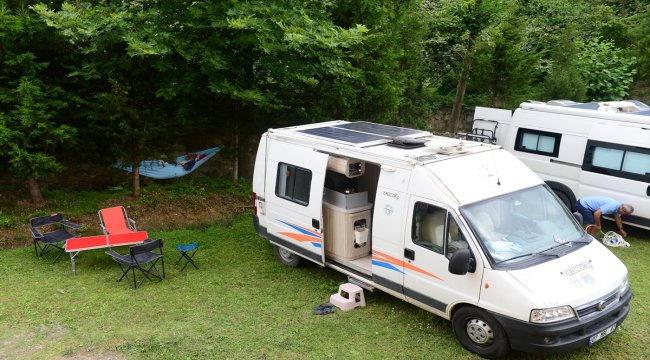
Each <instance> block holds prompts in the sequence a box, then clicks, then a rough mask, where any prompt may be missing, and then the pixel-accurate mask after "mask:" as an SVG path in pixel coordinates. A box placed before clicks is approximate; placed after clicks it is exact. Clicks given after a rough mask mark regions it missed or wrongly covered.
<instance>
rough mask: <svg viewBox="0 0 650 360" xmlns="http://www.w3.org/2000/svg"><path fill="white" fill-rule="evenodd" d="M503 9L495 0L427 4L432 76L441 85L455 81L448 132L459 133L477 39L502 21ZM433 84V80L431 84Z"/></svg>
mask: <svg viewBox="0 0 650 360" xmlns="http://www.w3.org/2000/svg"><path fill="white" fill-rule="evenodd" d="M505 6H506V4H504V3H503V2H501V1H496V0H463V1H453V0H445V1H430V2H428V4H427V8H428V9H431V12H432V14H433V15H432V16H433V19H432V29H431V33H430V34H429V39H428V47H427V48H428V50H427V52H428V56H429V62H430V67H431V68H432V71H433V72H436V73H439V74H440V73H442V74H446V75H442V77H441V80H442V81H449V80H450V79H453V80H454V84H455V85H454V86H453V90H452V91H453V94H454V95H453V97H454V99H453V107H452V113H451V120H450V124H449V125H450V126H449V131H450V132H452V133H455V132H456V131H458V128H459V126H460V121H461V110H462V106H463V102H464V99H465V92H466V90H467V84H468V80H469V76H470V71H471V68H472V61H473V59H474V55H475V50H476V47H477V44H478V42H479V41H480V36H481V35H482V34H483V32H484V31H485V30H487V29H489V28H490V26H492V25H493V24H497V23H499V22H500V21H501V18H502V17H503V16H504V15H505V12H504V11H503V8H504V7H505ZM434 81H435V80H434ZM450 90H451V89H450Z"/></svg>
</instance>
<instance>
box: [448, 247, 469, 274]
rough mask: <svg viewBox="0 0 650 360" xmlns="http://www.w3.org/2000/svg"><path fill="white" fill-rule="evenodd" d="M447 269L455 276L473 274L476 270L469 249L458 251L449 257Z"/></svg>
mask: <svg viewBox="0 0 650 360" xmlns="http://www.w3.org/2000/svg"><path fill="white" fill-rule="evenodd" d="M447 269H448V270H449V272H450V273H452V274H455V275H465V274H467V273H468V272H474V270H476V263H475V261H474V259H473V258H472V253H471V252H470V251H469V249H459V250H458V251H456V252H455V253H454V255H452V256H451V259H449V267H448V268H447Z"/></svg>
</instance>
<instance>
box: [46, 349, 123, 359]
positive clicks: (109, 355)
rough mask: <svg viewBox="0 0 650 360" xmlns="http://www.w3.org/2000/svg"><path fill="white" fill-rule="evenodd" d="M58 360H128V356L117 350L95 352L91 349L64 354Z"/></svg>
mask: <svg viewBox="0 0 650 360" xmlns="http://www.w3.org/2000/svg"><path fill="white" fill-rule="evenodd" d="M57 360H126V357H125V356H124V355H122V354H119V353H116V352H104V353H95V352H93V351H92V350H89V351H86V352H80V353H76V354H73V355H70V356H62V357H59V358H58V359H57Z"/></svg>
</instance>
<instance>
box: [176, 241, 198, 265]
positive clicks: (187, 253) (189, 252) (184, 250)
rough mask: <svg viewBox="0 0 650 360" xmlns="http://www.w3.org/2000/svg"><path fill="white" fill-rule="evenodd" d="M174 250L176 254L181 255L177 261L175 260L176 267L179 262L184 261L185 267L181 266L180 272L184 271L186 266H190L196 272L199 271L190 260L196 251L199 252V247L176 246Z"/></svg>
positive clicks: (193, 245) (194, 244) (191, 245)
mask: <svg viewBox="0 0 650 360" xmlns="http://www.w3.org/2000/svg"><path fill="white" fill-rule="evenodd" d="M176 250H178V252H179V253H180V254H181V256H180V257H179V258H178V260H176V265H178V264H179V263H180V262H181V260H183V259H185V265H183V268H182V269H181V271H183V270H185V268H186V267H187V265H188V264H192V266H194V268H195V269H197V270H198V269H199V267H198V266H196V264H195V263H194V260H192V258H193V257H194V254H196V251H197V250H199V247H198V246H197V245H196V243H191V244H187V245H176Z"/></svg>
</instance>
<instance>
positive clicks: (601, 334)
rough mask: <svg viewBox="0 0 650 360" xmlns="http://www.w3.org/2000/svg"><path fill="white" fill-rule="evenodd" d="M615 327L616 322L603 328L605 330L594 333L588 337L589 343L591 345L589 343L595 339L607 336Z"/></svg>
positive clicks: (591, 343)
mask: <svg viewBox="0 0 650 360" xmlns="http://www.w3.org/2000/svg"><path fill="white" fill-rule="evenodd" d="M615 329H616V324H614V325H612V326H610V327H608V328H607V329H605V330H603V331H601V332H599V333H598V334H596V335H594V336H592V337H590V338H589V345H590V346H591V345H593V343H595V342H596V341H598V340H600V339H602V338H604V337H605V336H607V335H609V334H611V333H613V332H614V330H615Z"/></svg>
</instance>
